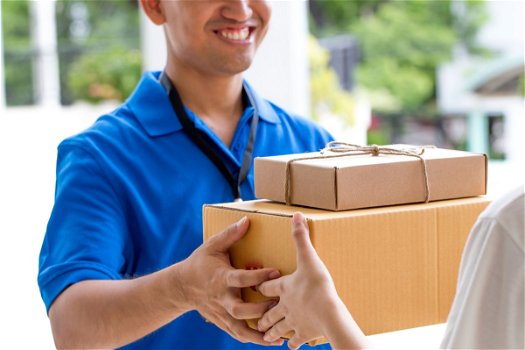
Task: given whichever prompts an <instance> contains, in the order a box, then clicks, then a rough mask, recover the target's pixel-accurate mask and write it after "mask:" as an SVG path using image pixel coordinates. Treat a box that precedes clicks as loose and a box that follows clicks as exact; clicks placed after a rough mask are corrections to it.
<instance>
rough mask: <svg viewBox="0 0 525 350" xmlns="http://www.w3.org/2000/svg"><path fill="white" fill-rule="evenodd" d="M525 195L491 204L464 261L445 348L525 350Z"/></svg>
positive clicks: (515, 193) (520, 190) (512, 195)
mask: <svg viewBox="0 0 525 350" xmlns="http://www.w3.org/2000/svg"><path fill="white" fill-rule="evenodd" d="M523 203H524V189H523V187H520V188H518V189H516V190H515V191H513V192H511V193H509V194H507V195H506V196H504V197H502V198H501V199H498V200H496V201H494V202H493V203H491V204H490V205H489V207H487V209H486V210H485V211H484V212H483V213H482V214H481V215H480V217H479V219H478V221H477V222H476V224H475V225H474V227H473V229H472V231H471V233H470V235H469V237H468V240H467V243H466V246H465V250H464V251H463V257H462V259H461V267H460V272H459V277H458V285H457V292H456V297H455V299H454V302H453V304H452V308H451V310H450V314H449V316H448V324H447V329H446V331H445V337H444V339H443V342H442V343H441V348H453V349H524V340H523V339H524V336H523V334H524V332H525V329H524V327H525V326H524V320H523V319H524V314H525V306H524V299H525V296H524V274H525V269H524V264H525V260H524V235H525V233H524V231H525V228H524V226H525V224H524V217H525V211H524V204H523Z"/></svg>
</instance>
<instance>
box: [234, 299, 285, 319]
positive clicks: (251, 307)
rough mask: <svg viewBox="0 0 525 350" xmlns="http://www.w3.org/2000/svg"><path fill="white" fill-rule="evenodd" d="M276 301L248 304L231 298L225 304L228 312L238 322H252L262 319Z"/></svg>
mask: <svg viewBox="0 0 525 350" xmlns="http://www.w3.org/2000/svg"><path fill="white" fill-rule="evenodd" d="M274 304H275V301H274V300H266V301H262V302H258V303H246V302H244V301H243V300H242V299H240V298H230V299H229V300H227V301H226V303H225V304H224V308H225V309H226V311H227V312H228V313H229V314H230V315H231V316H232V317H233V318H235V319H237V320H250V319H254V318H260V317H262V316H263V315H264V313H265V312H266V311H268V309H269V308H270V306H271V305H274Z"/></svg>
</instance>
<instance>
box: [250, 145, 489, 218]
mask: <svg viewBox="0 0 525 350" xmlns="http://www.w3.org/2000/svg"><path fill="white" fill-rule="evenodd" d="M391 147H394V146H391ZM327 155H328V156H333V155H334V154H333V153H331V154H324V155H321V154H320V153H319V152H312V153H302V154H290V155H281V156H272V157H258V158H255V161H254V162H255V163H254V176H255V179H254V180H255V195H256V196H257V198H265V199H271V200H274V201H277V202H282V203H288V204H294V205H303V206H308V207H312V208H321V209H328V210H348V209H358V208H369V207H377V206H387V205H397V204H407V203H418V202H425V200H426V198H427V193H428V200H429V201H436V200H443V199H453V198H464V197H473V196H479V195H484V194H486V184H487V158H486V156H485V155H484V154H477V153H470V152H463V151H455V150H448V149H441V148H424V152H423V154H421V157H422V159H423V160H424V161H425V163H426V175H425V169H424V166H423V163H422V161H421V159H419V158H417V157H415V156H407V155H392V154H379V155H377V156H373V155H370V154H361V155H355V154H353V155H348V156H343V157H342V156H341V154H336V155H337V157H336V158H330V157H326V156H327ZM309 157H318V158H314V159H304V158H309ZM319 157H320V158H319ZM288 163H289V164H288ZM287 166H289V173H288V174H289V175H288V176H287V170H286V168H287ZM425 176H426V177H427V179H428V181H427V182H428V192H427V190H426V186H425ZM287 177H288V179H287ZM286 187H288V188H289V194H288V195H287V194H286ZM286 197H288V201H287V198H286Z"/></svg>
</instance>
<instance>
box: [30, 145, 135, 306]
mask: <svg viewBox="0 0 525 350" xmlns="http://www.w3.org/2000/svg"><path fill="white" fill-rule="evenodd" d="M110 180H111V179H109V178H108V176H106V173H105V172H104V165H101V164H100V163H99V162H97V160H96V159H95V157H93V155H92V154H91V153H90V152H88V151H87V150H86V149H84V148H82V147H79V146H78V145H71V144H66V145H61V146H60V147H59V151H58V158H57V179H56V190H55V204H54V207H53V210H52V213H51V217H50V220H49V223H48V226H47V231H46V236H45V238H44V242H43V245H42V249H41V252H40V260H39V274H38V284H39V287H40V292H41V295H42V298H43V300H44V303H45V305H46V309H47V310H48V311H49V307H50V306H51V304H52V303H53V301H54V300H55V298H56V297H57V296H58V295H59V294H60V293H61V292H62V291H63V290H64V289H65V288H67V287H68V286H69V285H71V284H73V283H76V282H79V281H82V280H88V279H99V280H100V279H120V278H121V276H120V274H119V271H120V270H121V267H122V265H123V261H124V260H123V254H122V252H123V249H124V239H123V238H124V235H125V234H126V222H125V220H124V214H123V210H124V209H123V205H121V203H122V199H121V198H119V195H117V189H116V188H115V187H114V185H112V183H111V181H110Z"/></svg>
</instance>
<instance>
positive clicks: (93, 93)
mask: <svg viewBox="0 0 525 350" xmlns="http://www.w3.org/2000/svg"><path fill="white" fill-rule="evenodd" d="M141 66H142V64H141V53H140V51H138V50H128V49H126V48H122V47H115V48H112V49H111V50H108V51H102V52H93V53H89V54H85V55H83V56H82V57H81V58H80V59H79V60H77V61H76V62H75V63H74V64H73V65H72V66H71V68H70V70H69V73H68V83H69V86H70V88H71V91H72V94H73V97H74V98H75V99H79V100H84V101H88V102H92V103H96V102H100V101H103V100H117V101H123V100H125V99H126V98H127V97H128V96H129V95H130V94H131V92H133V89H134V88H135V85H136V83H137V81H138V80H139V79H140V75H141V72H142V68H141Z"/></svg>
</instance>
